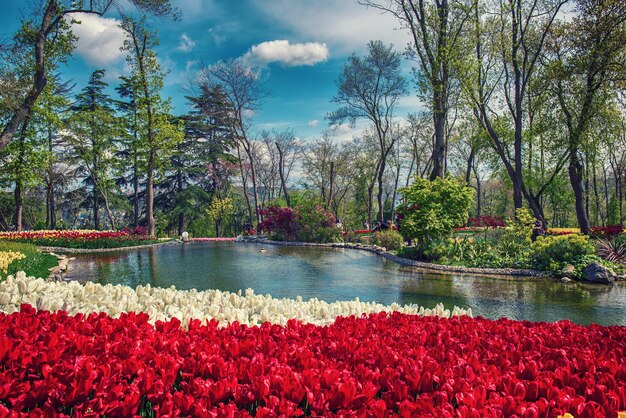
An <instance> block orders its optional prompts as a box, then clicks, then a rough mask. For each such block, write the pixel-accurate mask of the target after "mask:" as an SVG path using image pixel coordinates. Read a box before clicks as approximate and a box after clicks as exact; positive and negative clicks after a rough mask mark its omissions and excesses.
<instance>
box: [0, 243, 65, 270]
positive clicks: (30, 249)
mask: <svg viewBox="0 0 626 418" xmlns="http://www.w3.org/2000/svg"><path fill="white" fill-rule="evenodd" d="M2 251H17V252H20V253H22V254H24V255H25V256H26V258H24V259H22V260H15V261H13V262H12V263H11V264H9V267H8V269H7V276H8V275H15V274H16V273H17V272H18V271H24V272H26V275H27V276H34V277H41V278H44V279H45V278H47V277H48V276H49V275H50V271H49V269H51V268H52V267H56V266H57V264H58V262H57V258H56V257H55V256H53V255H50V254H45V253H42V252H40V251H39V250H37V247H36V246H35V245H33V244H26V243H20V242H9V241H0V252H2Z"/></svg>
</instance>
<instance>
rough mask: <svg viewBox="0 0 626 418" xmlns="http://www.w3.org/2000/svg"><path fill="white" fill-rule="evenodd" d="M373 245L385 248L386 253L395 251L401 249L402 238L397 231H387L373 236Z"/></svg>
mask: <svg viewBox="0 0 626 418" xmlns="http://www.w3.org/2000/svg"><path fill="white" fill-rule="evenodd" d="M374 244H376V245H379V246H381V247H385V248H386V249H387V250H388V251H395V250H399V249H400V248H402V246H403V245H404V238H402V235H401V234H400V233H399V232H398V231H394V230H393V229H388V230H386V231H379V232H376V233H375V234H374Z"/></svg>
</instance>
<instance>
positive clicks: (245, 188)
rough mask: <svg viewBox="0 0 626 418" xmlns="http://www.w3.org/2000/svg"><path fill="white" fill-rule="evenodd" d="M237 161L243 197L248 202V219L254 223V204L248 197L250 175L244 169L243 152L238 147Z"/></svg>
mask: <svg viewBox="0 0 626 418" xmlns="http://www.w3.org/2000/svg"><path fill="white" fill-rule="evenodd" d="M236 148H237V159H238V160H239V172H240V173H241V188H242V189H243V197H244V199H245V200H246V206H247V207H248V219H249V221H250V222H252V204H251V203H250V196H248V175H247V174H246V172H245V170H244V169H243V160H242V159H241V150H240V148H239V145H237V147H236Z"/></svg>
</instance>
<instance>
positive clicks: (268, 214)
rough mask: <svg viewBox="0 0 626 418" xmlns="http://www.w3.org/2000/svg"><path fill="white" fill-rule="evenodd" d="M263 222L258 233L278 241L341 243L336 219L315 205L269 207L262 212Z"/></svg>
mask: <svg viewBox="0 0 626 418" xmlns="http://www.w3.org/2000/svg"><path fill="white" fill-rule="evenodd" d="M259 213H260V214H261V215H263V217H264V219H263V221H262V222H261V223H259V225H258V227H257V228H258V230H259V231H263V232H266V233H267V234H268V235H269V236H270V237H271V238H272V239H275V240H278V241H302V242H320V243H326V242H340V241H341V239H342V237H341V231H340V230H339V229H338V228H337V227H336V224H335V217H334V216H333V214H332V213H330V212H328V211H327V210H325V209H324V208H323V207H322V206H321V205H319V204H317V203H315V202H309V203H306V202H305V203H303V204H301V205H300V206H297V207H295V208H294V209H291V208H278V207H269V208H267V209H264V210H262V211H260V212H259Z"/></svg>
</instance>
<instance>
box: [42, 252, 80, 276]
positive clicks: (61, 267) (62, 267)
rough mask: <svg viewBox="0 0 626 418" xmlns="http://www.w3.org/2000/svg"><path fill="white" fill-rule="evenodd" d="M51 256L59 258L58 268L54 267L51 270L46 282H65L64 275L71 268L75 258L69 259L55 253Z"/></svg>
mask: <svg viewBox="0 0 626 418" xmlns="http://www.w3.org/2000/svg"><path fill="white" fill-rule="evenodd" d="M50 255H52V256H54V257H56V258H57V263H58V264H57V266H56V267H52V268H51V269H49V270H50V275H49V276H48V278H47V279H46V280H48V281H49V282H50V281H52V282H54V281H61V280H63V274H65V273H67V269H68V268H69V263H70V261H72V260H74V257H68V256H66V255H58V254H55V253H52V252H51V253H50Z"/></svg>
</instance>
